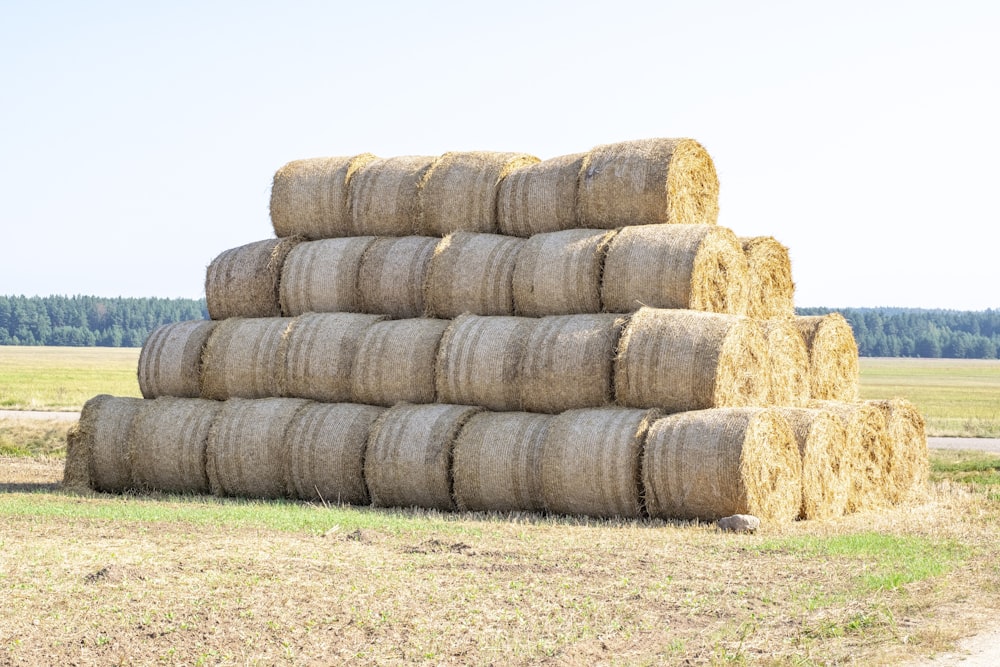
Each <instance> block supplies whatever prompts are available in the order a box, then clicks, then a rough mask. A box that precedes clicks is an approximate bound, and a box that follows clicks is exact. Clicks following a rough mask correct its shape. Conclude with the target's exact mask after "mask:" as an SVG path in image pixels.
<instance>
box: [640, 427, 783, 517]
mask: <svg viewBox="0 0 1000 667" xmlns="http://www.w3.org/2000/svg"><path fill="white" fill-rule="evenodd" d="M642 481H643V487H644V488H645V492H646V508H647V509H648V511H649V515H650V516H651V517H656V518H662V519H699V520H707V521H714V520H717V519H720V518H722V517H726V516H730V515H732V514H751V515H753V516H756V517H758V518H760V519H762V520H764V521H771V522H776V523H784V522H788V521H793V520H794V519H795V518H796V517H797V516H798V515H799V510H800V508H801V506H802V461H801V458H800V456H799V451H798V447H797V446H796V442H795V435H794V434H793V433H792V429H791V427H790V426H789V425H788V422H787V421H785V420H784V419H783V418H782V417H781V415H780V414H778V413H777V412H776V411H775V410H773V409H769V408H723V409H714V410H698V411H693V412H682V413H679V414H675V415H670V416H668V417H664V418H663V419H659V420H657V421H656V422H654V423H653V425H652V426H651V427H650V429H649V435H648V436H647V437H646V449H645V456H644V459H643V467H642Z"/></svg>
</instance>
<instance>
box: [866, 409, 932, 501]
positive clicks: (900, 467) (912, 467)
mask: <svg viewBox="0 0 1000 667" xmlns="http://www.w3.org/2000/svg"><path fill="white" fill-rule="evenodd" d="M868 403H869V404H871V405H874V406H875V407H877V408H879V409H880V410H881V411H882V413H883V414H884V415H885V419H886V430H887V432H888V439H889V443H890V448H889V460H888V465H887V471H886V490H887V495H888V499H889V502H890V503H892V504H896V503H901V502H906V501H911V500H915V499H918V498H920V497H922V496H923V495H924V494H925V492H926V486H927V478H928V474H929V472H930V461H929V458H928V451H927V432H926V424H925V422H924V417H923V415H921V414H920V411H919V410H918V409H917V407H916V406H915V405H913V404H912V403H910V402H909V401H908V400H906V399H903V398H894V399H890V400H879V401H868Z"/></svg>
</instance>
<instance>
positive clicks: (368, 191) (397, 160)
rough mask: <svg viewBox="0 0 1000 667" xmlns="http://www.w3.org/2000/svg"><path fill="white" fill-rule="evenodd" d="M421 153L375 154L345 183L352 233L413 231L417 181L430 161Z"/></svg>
mask: <svg viewBox="0 0 1000 667" xmlns="http://www.w3.org/2000/svg"><path fill="white" fill-rule="evenodd" d="M433 162H434V158H433V157H430V156H425V155H404V156H400V157H391V158H384V159H383V158H377V159H375V160H372V161H370V162H367V163H366V164H365V165H364V166H362V167H361V169H359V170H358V171H357V172H356V173H355V174H354V177H353V178H351V181H350V183H349V184H348V192H349V195H348V209H349V210H350V213H351V222H352V224H353V234H354V235H355V236H368V235H371V236H408V235H410V234H415V233H417V232H416V230H417V229H418V223H419V218H420V199H419V190H420V183H421V181H422V180H423V178H424V175H425V174H426V173H427V170H428V169H430V167H431V164H433Z"/></svg>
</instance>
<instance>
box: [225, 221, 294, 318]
mask: <svg viewBox="0 0 1000 667" xmlns="http://www.w3.org/2000/svg"><path fill="white" fill-rule="evenodd" d="M301 240H302V239H301V238H300V237H298V236H290V237H287V238H281V239H266V240H264V241H255V242H254V243H248V244H246V245H242V246H239V247H238V248H231V249H229V250H226V251H225V252H223V253H222V254H220V255H219V256H218V257H216V258H215V259H213V260H212V263H211V264H209V265H208V271H206V273H205V300H206V302H207V303H208V316H209V317H210V318H211V319H213V320H224V319H227V318H230V317H277V316H278V315H281V301H280V295H279V289H280V282H281V267H282V266H283V265H284V263H285V257H286V256H287V255H288V253H289V252H291V250H292V248H294V247H295V246H296V245H298V243H299V242H300V241H301Z"/></svg>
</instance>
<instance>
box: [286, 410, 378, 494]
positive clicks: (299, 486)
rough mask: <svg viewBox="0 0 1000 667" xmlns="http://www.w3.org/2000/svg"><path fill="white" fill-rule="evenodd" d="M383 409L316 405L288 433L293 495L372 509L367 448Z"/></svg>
mask: <svg viewBox="0 0 1000 667" xmlns="http://www.w3.org/2000/svg"><path fill="white" fill-rule="evenodd" d="M383 412H384V410H383V409H382V408H377V407H374V406H371V405H355V404H352V403H311V404H309V405H307V406H305V407H304V408H302V409H301V410H299V411H298V412H297V413H296V414H295V418H294V419H292V421H291V422H290V423H289V425H288V430H287V431H286V432H285V443H286V446H287V447H288V470H287V473H286V476H287V479H288V493H289V495H290V496H292V497H293V498H300V499H302V500H315V501H319V502H322V503H348V504H352V505H366V504H368V502H369V499H368V489H367V488H366V487H365V476H364V463H365V447H366V446H367V443H368V436H369V434H370V432H371V428H372V425H373V424H374V423H375V420H376V419H378V417H379V416H380V415H381V414H382V413H383Z"/></svg>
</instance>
